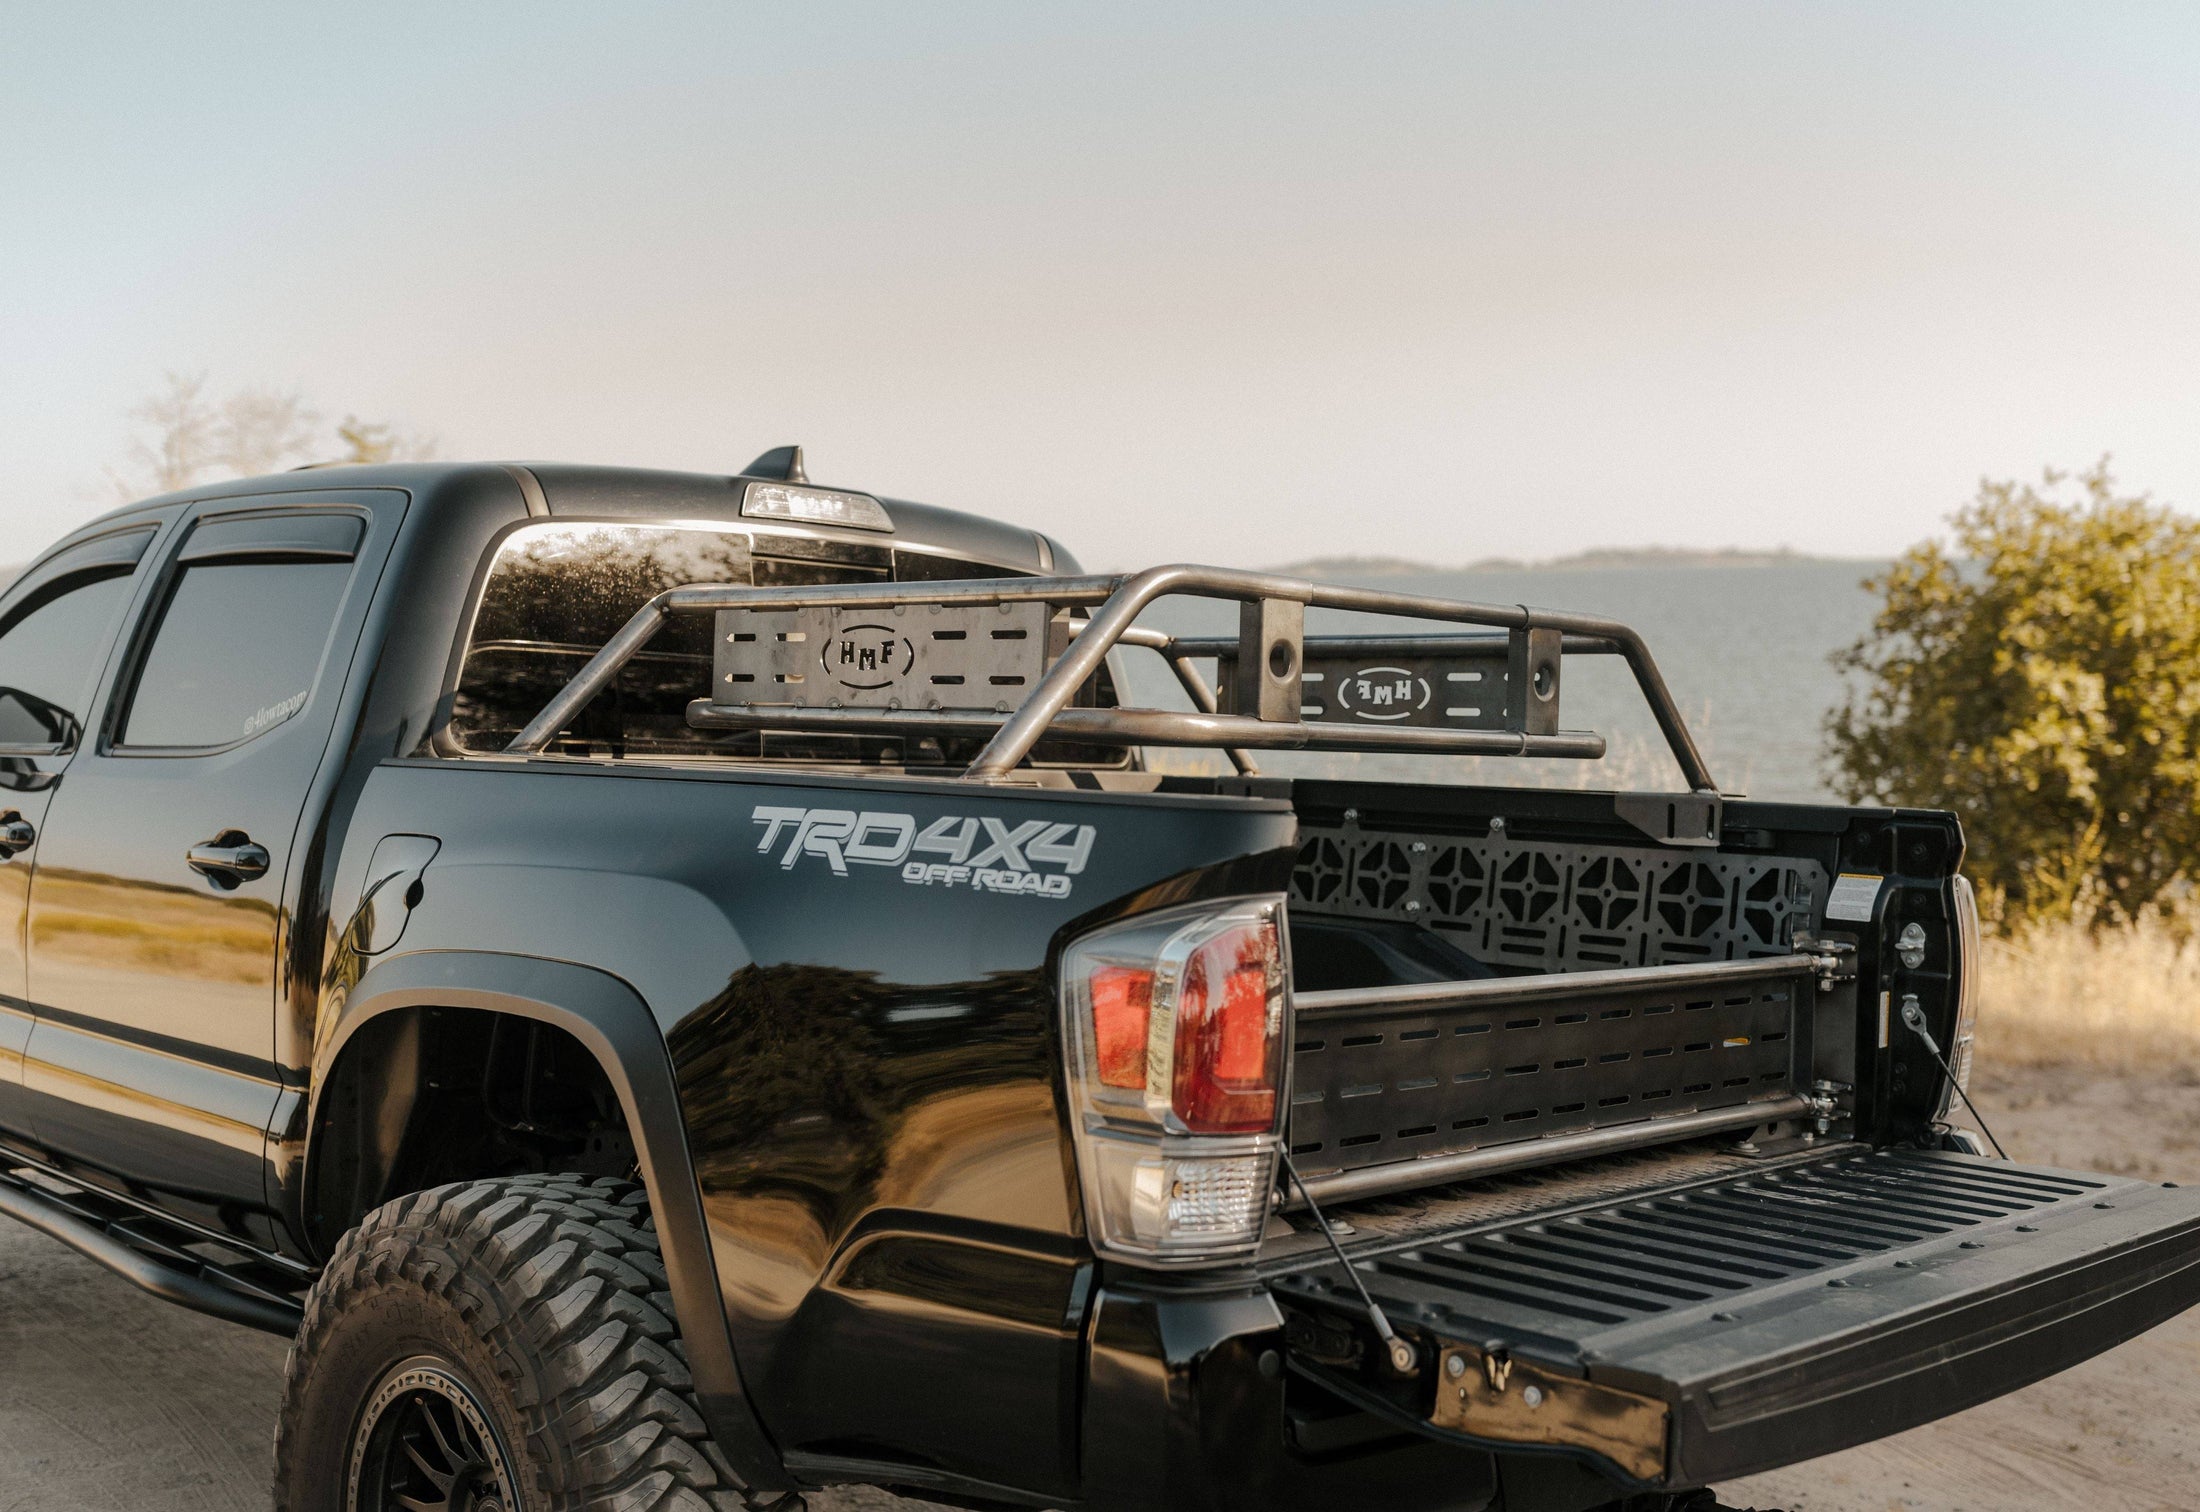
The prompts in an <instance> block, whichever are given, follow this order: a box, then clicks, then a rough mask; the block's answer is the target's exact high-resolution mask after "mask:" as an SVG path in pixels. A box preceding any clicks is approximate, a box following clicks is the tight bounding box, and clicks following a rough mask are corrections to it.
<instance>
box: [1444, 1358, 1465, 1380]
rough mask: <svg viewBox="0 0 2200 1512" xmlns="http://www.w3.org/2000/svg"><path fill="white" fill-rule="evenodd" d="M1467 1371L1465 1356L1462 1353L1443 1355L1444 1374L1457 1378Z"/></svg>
mask: <svg viewBox="0 0 2200 1512" xmlns="http://www.w3.org/2000/svg"><path fill="white" fill-rule="evenodd" d="M1466 1373H1467V1357H1466V1356H1465V1355H1463V1354H1454V1355H1445V1356H1444V1374H1445V1375H1448V1376H1450V1377H1451V1378H1452V1379H1453V1380H1455V1381H1456V1380H1458V1379H1459V1378H1460V1377H1461V1376H1463V1375H1465V1374H1466Z"/></svg>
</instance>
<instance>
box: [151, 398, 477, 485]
mask: <svg viewBox="0 0 2200 1512" xmlns="http://www.w3.org/2000/svg"><path fill="white" fill-rule="evenodd" d="M130 419H131V420H132V421H133V422H134V423H135V425H136V427H137V433H136V435H135V436H133V438H132V439H131V442H130V447H129V453H128V458H129V460H128V466H127V468H126V470H124V471H121V472H114V471H110V472H109V474H108V480H109V482H110V483H111V484H112V485H113V488H114V491H115V494H116V496H117V497H118V498H120V499H121V500H123V501H124V502H127V501H129V500H131V499H136V498H141V497H143V496H145V495H147V494H157V493H168V492H171V491H173V490H175V489H179V488H189V487H191V486H192V485H193V484H197V483H204V482H209V481H211V480H213V479H216V478H249V477H254V476H257V475H258V474H261V473H271V472H279V471H281V470H282V469H283V468H286V467H295V466H297V465H298V464H299V463H301V462H311V461H314V460H316V459H319V458H325V457H329V456H330V455H331V453H332V452H333V453H334V454H335V456H336V459H337V460H340V461H344V462H389V461H395V460H400V459H408V460H409V459H418V458H425V457H432V456H434V455H435V441H434V439H433V438H432V437H420V436H413V435H408V434H406V433H403V432H401V431H399V430H397V429H396V428H395V427H394V426H391V425H388V424H382V423H370V422H368V421H364V420H360V419H359V418H357V417H356V416H352V415H347V416H345V417H344V423H343V424H341V425H339V426H337V427H336V441H337V445H336V446H334V447H331V446H330V445H329V444H328V443H327V442H326V441H325V440H324V439H323V432H322V430H321V428H320V427H321V416H320V414H319V413H318V412H317V411H315V410H314V408H313V407H312V406H311V405H310V404H308V403H307V402H306V399H305V395H303V394H302V393H300V392H299V391H298V390H296V389H290V390H283V389H273V388H248V389H240V390H238V391H237V392H236V393H233V394H230V395H229V396H227V397H226V398H221V399H216V398H213V397H211V396H210V395H209V394H208V393H207V388H206V375H205V374H204V373H169V374H167V375H165V376H164V377H163V379H162V380H161V387H160V388H159V389H158V390H157V391H155V392H154V393H153V394H151V395H149V396H148V397H147V398H146V399H145V401H144V402H143V403H141V404H138V405H137V406H135V407H134V408H133V409H131V411H130Z"/></svg>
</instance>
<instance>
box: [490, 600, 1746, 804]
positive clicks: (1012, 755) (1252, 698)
mask: <svg viewBox="0 0 2200 1512" xmlns="http://www.w3.org/2000/svg"><path fill="white" fill-rule="evenodd" d="M1172 596H1177V597H1191V598H1204V599H1218V600H1224V601H1230V602H1235V603H1237V604H1238V605H1239V606H1240V614H1239V634H1238V635H1237V637H1235V638H1234V639H1231V638H1217V637H1175V636H1169V635H1164V634H1161V633H1159V632H1157V631H1153V630H1150V629H1147V628H1145V627H1141V626H1139V625H1138V624H1137V623H1136V621H1137V619H1138V617H1139V615H1140V614H1141V613H1143V612H1144V611H1145V610H1146V609H1147V608H1148V607H1149V606H1150V605H1152V604H1153V603H1154V602H1155V601H1156V600H1158V599H1161V598H1165V597H1172ZM1309 608H1314V609H1330V610H1345V611H1352V612H1358V613H1364V614H1381V615H1391V616H1396V617H1399V618H1405V619H1414V620H1436V621H1441V622H1445V623H1451V624H1458V625H1470V626H1479V627H1483V628H1484V629H1487V630H1496V631H1501V632H1503V633H1502V634H1496V635H1491V634H1481V635H1437V634H1418V633H1417V634H1412V635H1395V636H1355V635H1340V636H1308V635H1306V634H1305V633H1304V620H1305V611H1306V610H1307V609H1309ZM914 610H924V611H926V612H925V613H924V614H923V615H921V616H916V615H912V613H911V611H914ZM1077 610H1087V611H1089V615H1088V617H1086V618H1083V619H1078V618H1075V617H1074V616H1073V611H1077ZM987 611H991V613H992V615H993V616H998V618H993V617H989V616H988V615H987V613H986V612H987ZM699 614H711V615H715V616H717V621H718V635H717V657H716V664H715V669H714V677H713V682H712V691H711V694H710V696H709V697H707V698H699V699H697V700H696V701H695V703H694V704H693V705H691V706H690V709H689V715H688V717H689V722H690V723H691V724H692V725H694V726H696V727H698V728H703V729H716V730H747V729H773V730H803V731H810V732H830V733H836V734H895V735H910V734H937V735H960V736H982V737H985V739H986V744H985V745H984V747H983V749H982V750H980V751H979V753H978V755H977V758H976V759H975V760H974V761H972V762H971V763H970V765H969V766H968V768H967V769H966V771H965V772H964V774H963V775H964V776H965V777H966V778H967V779H969V780H972V781H978V782H998V781H1001V780H1003V779H1005V778H1007V777H1008V776H1009V774H1010V773H1011V772H1013V771H1014V770H1015V768H1016V767H1017V766H1018V765H1019V764H1020V763H1022V762H1023V761H1024V760H1025V759H1027V758H1028V757H1029V756H1030V755H1031V753H1032V750H1033V748H1034V747H1035V746H1037V745H1038V743H1039V741H1040V740H1041V739H1043V738H1047V737H1054V738H1062V739H1074V740H1077V741H1082V742H1086V743H1091V744H1103V745H1107V744H1112V745H1173V746H1199V747H1212V748H1218V749H1222V750H1225V751H1228V752H1229V753H1230V754H1231V757H1232V759H1233V760H1234V761H1236V763H1237V764H1238V766H1239V767H1240V769H1241V770H1246V771H1250V770H1253V763H1252V760H1251V758H1250V756H1249V755H1248V753H1249V752H1250V751H1252V750H1255V749H1314V750H1336V751H1411V752H1418V753H1424V754H1431V755H1434V754H1445V755H1463V756H1553V757H1570V758H1575V759H1589V760H1594V759H1596V758H1598V757H1601V756H1602V755H1603V754H1604V750H1605V743H1604V740H1603V738H1602V737H1601V736H1599V735H1596V734H1593V733H1589V732H1585V731H1561V730H1560V729H1559V728H1558V713H1559V688H1560V663H1561V659H1562V657H1563V656H1564V655H1565V654H1567V653H1569V652H1570V653H1574V654H1587V655H1615V656H1618V657H1620V658H1622V659H1623V660H1624V661H1625V662H1626V663H1627V665H1628V668H1629V670H1630V671H1631V672H1632V673H1633V675H1634V679H1635V683H1636V686H1637V687H1638V688H1639V689H1640V690H1641V692H1642V695H1643V698H1644V700H1645V701H1646V702H1647V703H1648V704H1649V706H1650V710H1651V713H1652V715H1653V716H1654V717H1655V719H1656V721H1657V724H1658V728H1659V730H1660V732H1661V733H1662V734H1663V736H1664V738H1665V741H1666V744H1667V746H1668V747H1669V748H1670V749H1671V751H1672V753H1673V758H1674V760H1675V761H1676V762H1677V763H1678V764H1679V766H1680V769H1681V772H1682V774H1683V776H1684V777H1685V779H1686V781H1687V783H1688V785H1689V787H1690V788H1691V789H1692V790H1694V791H1696V792H1698V793H1704V794H1715V793H1716V792H1717V790H1718V785H1717V783H1716V782H1715V781H1714V780H1713V779H1712V776H1711V773H1710V770H1709V768H1708V767H1707V766H1706V764H1705V762H1704V759H1703V755H1702V753H1701V752H1700V751H1699V750H1698V749H1697V747H1696V743H1695V741H1694V739H1693V737H1692V736H1691V735H1690V734H1689V732H1688V728H1687V725H1686V723H1685V721H1683V720H1682V718H1681V715H1680V711H1679V709H1678V708H1677V707H1676V706H1675V704H1674V701H1673V696H1672V693H1671V691H1670V690H1669V689H1668V688H1667V687H1666V685H1665V680H1664V678H1663V676H1662V675H1661V674H1660V673H1659V671H1658V668H1657V663H1656V662H1655V660H1654V659H1653V658H1652V657H1651V655H1650V651H1649V648H1648V646H1647V645H1645V644H1644V642H1643V639H1642V637H1641V636H1640V635H1638V634H1637V633H1636V632H1635V631H1634V630H1632V629H1631V628H1629V627H1628V626H1626V625H1624V624H1621V623H1620V622H1619V621H1617V620H1611V619H1606V618H1602V617H1599V616H1595V615H1586V614H1574V613H1567V612H1562V611H1557V610H1547V609H1531V608H1529V607H1527V606H1526V605H1520V604H1478V603H1471V602H1467V601H1463V600H1455V599H1445V598H1432V597H1428V596H1425V595H1420V594H1406V593H1392V592H1386V591H1384V590H1380V589H1372V588H1347V587H1338V586H1334V585H1329V584H1321V583H1313V582H1308V581H1306V580H1304V579H1300V578H1287V577H1279V576H1275V575H1272V574H1268V573H1257V572H1241V571H1237V570H1234V569H1230V568H1222V567H1200V566H1167V567H1153V568H1148V569H1147V570H1145V571H1143V572H1137V573H1129V574H1120V575H1113V576H1088V577H1021V578H999V579H972V580H961V581H948V582H934V583H916V582H911V583H903V582H891V583H889V582H865V583H845V584H829V585H822V586H801V587H780V588H773V587H764V588H759V587H752V586H745V585H738V584H694V585H690V586H686V587H680V588H671V589H667V590H666V591H664V592H662V593H659V594H658V595H656V596H655V597H654V598H652V599H651V600H650V601H649V602H648V603H647V604H645V605H643V606H642V608H641V609H639V610H638V611H636V613H635V614H634V615H633V617H632V618H631V619H629V620H628V621H627V623H626V624H625V625H624V626H622V627H621V628H620V630H619V631H618V633H617V634H615V635H613V636H612V637H611V639H610V640H609V641H607V642H606V643H605V644H604V646H603V648H602V649H601V650H599V651H598V652H597V653H596V654H595V656H594V657H592V658H591V659H590V660H589V662H588V664H587V665H586V666H584V667H583V668H582V669H581V670H580V672H579V673H578V674H577V675H575V677H574V678H573V679H572V681H571V682H569V683H568V684H566V686H565V687H564V688H563V689H562V690H561V691H560V692H558V693H557V694H556V695H555V696H554V697H552V698H551V700H550V701H549V702H548V703H547V704H546V705H544V707H543V708H542V710H541V712H540V713H538V714H537V715H536V716H535V717H534V718H533V719H532V720H531V721H529V722H528V724H527V726H526V728H524V729H523V730H521V731H520V733H519V734H518V735H517V736H516V737H515V738H514V739H513V740H512V742H511V743H510V745H509V746H508V747H507V748H506V749H507V752H508V753H510V754H515V755H532V754H537V753H540V752H543V751H546V750H548V749H550V747H551V745H552V743H553V742H554V741H555V740H556V739H557V738H558V736H559V734H560V733H561V732H562V731H563V730H564V729H565V728H566V726H567V725H569V724H570V723H571V722H572V721H573V720H574V719H575V718H576V717H577V716H578V715H579V714H580V712H581V711H582V710H583V709H585V708H586V707H587V706H588V705H589V703H590V702H591V701H593V700H594V699H595V698H596V697H597V696H598V695H599V694H601V693H603V692H604V691H605V690H607V689H608V688H610V687H611V686H612V684H613V683H614V682H615V681H616V679H617V678H618V675H619V672H620V670H621V669H622V668H623V667H625V666H626V665H627V663H628V662H630V661H631V660H633V658H634V657H635V656H636V655H637V654H638V653H639V652H640V651H641V650H642V649H643V647H645V646H646V645H648V644H649V642H650V640H651V639H652V638H653V637H654V636H655V635H656V634H657V633H658V631H659V630H661V629H662V628H663V627H664V625H665V624H666V623H667V621H669V620H670V619H672V618H673V617H674V616H678V615H699ZM1117 646H1132V647H1137V648H1141V649H1146V650H1151V651H1153V652H1155V653H1157V654H1158V655H1160V656H1161V657H1162V658H1163V659H1164V660H1165V661H1166V662H1167V663H1168V664H1169V666H1170V668H1171V669H1172V671H1173V672H1174V673H1175V674H1176V676H1177V678H1178V680H1179V682H1180V683H1181V684H1182V685H1183V687H1184V689H1185V691H1186V693H1187V694H1188V696H1189V697H1190V698H1191V700H1192V702H1193V704H1194V710H1193V712H1189V713H1186V712H1182V711H1175V710H1163V709H1144V708H1098V707H1090V706H1084V707H1080V706H1079V701H1080V697H1081V695H1083V696H1088V697H1089V695H1085V690H1086V689H1087V687H1088V685H1089V684H1090V683H1091V681H1092V679H1093V678H1094V677H1095V675H1096V674H1097V673H1098V672H1099V671H1100V670H1101V668H1102V665H1103V662H1104V660H1105V658H1106V657H1107V655H1108V653H1109V652H1110V651H1112V650H1114V649H1115V648H1116V647H1117ZM827 658H834V659H836V662H837V665H829V664H828V662H827ZM1201 660H1211V661H1213V662H1214V663H1215V665H1216V668H1217V678H1216V684H1215V685H1214V686H1210V685H1209V684H1208V683H1207V681H1206V680H1205V679H1204V678H1203V677H1202V676H1201V674H1200V672H1199V670H1198V667H1197V665H1196V663H1198V662H1199V661H1201ZM858 670H859V671H860V674H861V675H856V672H857V671H858ZM835 673H837V674H840V675H837V676H836V675H828V674H835ZM1012 695H1013V696H1012Z"/></svg>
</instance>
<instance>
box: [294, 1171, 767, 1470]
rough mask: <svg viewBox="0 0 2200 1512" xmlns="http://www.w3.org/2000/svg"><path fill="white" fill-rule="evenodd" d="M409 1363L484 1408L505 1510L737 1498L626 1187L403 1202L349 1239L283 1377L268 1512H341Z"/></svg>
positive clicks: (553, 1183)
mask: <svg viewBox="0 0 2200 1512" xmlns="http://www.w3.org/2000/svg"><path fill="white" fill-rule="evenodd" d="M422 1356H425V1357H428V1358H430V1359H432V1360H435V1361H437V1362H438V1363H439V1364H440V1365H442V1366H443V1367H444V1368H446V1369H449V1370H451V1371H452V1372H453V1373H454V1374H455V1375H456V1376H457V1377H458V1378H460V1379H461V1380H462V1381H463V1382H464V1383H465V1385H466V1386H468V1387H470V1388H471V1391H472V1393H473V1395H474V1397H475V1398H476V1399H477V1400H478V1404H479V1406H480V1407H481V1408H482V1409H484V1411H485V1414H486V1416H487V1418H488V1420H489V1422H490V1424H491V1425H493V1427H494V1429H495V1433H496V1437H497V1439H498V1441H499V1442H500V1443H501V1446H502V1448H503V1449H504V1451H505V1452H506V1453H507V1454H508V1455H509V1457H510V1460H511V1471H512V1476H513V1479H514V1480H515V1481H516V1482H517V1487H516V1489H517V1490H518V1492H519V1506H518V1507H517V1508H514V1509H513V1512H732V1509H738V1508H742V1507H745V1506H747V1505H748V1503H747V1499H746V1497H745V1496H744V1495H743V1493H742V1489H741V1486H740V1482H739V1481H738V1479H737V1478H736V1477H735V1475H734V1473H733V1471H732V1470H731V1469H730V1468H729V1467H728V1465H727V1463H726V1460H725V1457H724V1455H722V1454H721V1453H720V1452H719V1451H718V1449H717V1447H716V1446H715V1445H713V1444H712V1443H711V1441H710V1435H709V1432H708V1430H707V1429H706V1428H705V1427H704V1424H703V1420H702V1416H701V1414H700V1413H699V1412H698V1411H697V1410H696V1405H695V1400H694V1396H693V1392H692V1383H691V1382H690V1380H689V1377H688V1367H687V1359H686V1355H685V1352H684V1350H683V1348H682V1345H681V1342H680V1335H679V1330H678V1328H677V1327H676V1326H675V1324H674V1322H673V1310H672V1299H671V1297H670V1296H669V1295H668V1294H667V1292H666V1289H665V1268H664V1261H663V1258H662V1257H661V1255H660V1253H659V1250H658V1243H657V1231H656V1227H655V1224H654V1223H653V1221H652V1219H651V1217H650V1211H649V1200H648V1196H647V1194H646V1193H645V1192H644V1191H643V1190H642V1188H641V1187H639V1186H638V1185H636V1184H635V1183H633V1182H630V1181H617V1180H612V1179H609V1178H593V1177H587V1176H514V1177H507V1178H503V1179H500V1180H494V1181H474V1182H463V1183H460V1184H458V1185H454V1186H446V1187H438V1188H436V1189H434V1190H432V1191H427V1192H420V1193H416V1194H414V1195H412V1196H409V1197H403V1198H400V1199H398V1200H397V1201H395V1202H392V1203H389V1204H388V1205H386V1206H384V1207H382V1208H380V1209H377V1210H376V1211H375V1212H373V1213H371V1214H369V1215H368V1217H367V1219H366V1221H365V1222H363V1223H361V1224H360V1225H359V1227H358V1228H356V1229H354V1230H352V1232H351V1233H349V1234H347V1235H346V1236H345V1237H344V1239H343V1241H342V1243H340V1244H339V1245H338V1246H337V1249H336V1254H335V1256H334V1258H332V1259H331V1260H330V1262H329V1265H328V1268H327V1269H326V1270H325V1271H323V1272H322V1274H321V1278H320V1280H319V1281H318V1282H316V1283H315V1284H314V1287H313V1290H312V1293H311V1294H310V1295H309V1296H308V1297H307V1299H306V1309H305V1323H304V1326H303V1327H302V1328H301V1329H300V1330H299V1333H298V1339H297V1342H296V1343H295V1344H294V1345H293V1346H292V1347H291V1351H290V1359H289V1362H288V1364H287V1366H286V1368H285V1371H284V1376H283V1408H282V1415H281V1418H280V1419H279V1421H278V1422H277V1424H276V1429H275V1508H276V1512H349V1509H347V1508H346V1507H345V1501H346V1497H347V1494H348V1493H347V1489H346V1487H347V1480H348V1477H349V1474H350V1466H351V1464H352V1460H353V1448H354V1445H353V1439H354V1435H355V1433H356V1432H358V1431H359V1429H360V1428H361V1427H362V1426H364V1425H363V1424H362V1422H361V1412H362V1409H363V1408H364V1407H365V1405H366V1403H367V1401H368V1398H369V1396H370V1395H371V1394H373V1393H374V1392H375V1391H376V1389H377V1384H378V1383H380V1382H383V1381H384V1380H385V1378H387V1377H388V1375H389V1373H390V1372H391V1371H392V1370H393V1369H394V1368H395V1367H396V1366H397V1365H399V1364H400V1363H402V1362H405V1361H408V1360H412V1359H415V1358H418V1357H422ZM376 1512H379V1509H376Z"/></svg>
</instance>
